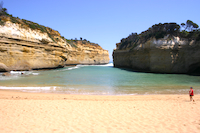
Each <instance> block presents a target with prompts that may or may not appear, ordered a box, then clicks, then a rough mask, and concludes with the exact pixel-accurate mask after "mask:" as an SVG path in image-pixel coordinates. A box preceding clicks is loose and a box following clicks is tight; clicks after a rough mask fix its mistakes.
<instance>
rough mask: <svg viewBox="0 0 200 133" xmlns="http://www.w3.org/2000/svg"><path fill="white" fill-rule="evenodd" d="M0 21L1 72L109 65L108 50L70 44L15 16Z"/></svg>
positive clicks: (46, 29) (0, 18) (41, 27)
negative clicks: (84, 65) (67, 66)
mask: <svg viewBox="0 0 200 133" xmlns="http://www.w3.org/2000/svg"><path fill="white" fill-rule="evenodd" d="M0 20H1V23H0V24H1V25H0V71H9V70H31V69H44V68H57V67H64V66H65V65H67V64H106V63H108V62H109V53H108V51H107V50H104V49H102V48H101V47H100V46H99V45H96V44H95V45H94V44H93V43H90V42H84V41H82V40H80V41H73V42H71V43H69V42H68V41H67V40H66V39H65V38H64V37H62V36H61V35H60V33H59V32H58V31H55V30H52V29H51V28H48V27H44V26H41V25H38V24H36V23H33V22H31V21H27V20H23V19H22V20H21V19H19V18H14V17H12V16H11V17H8V16H0ZM74 45H75V47H74Z"/></svg>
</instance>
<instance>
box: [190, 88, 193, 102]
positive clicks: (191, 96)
mask: <svg viewBox="0 0 200 133" xmlns="http://www.w3.org/2000/svg"><path fill="white" fill-rule="evenodd" d="M189 95H190V101H193V102H194V99H193V96H194V91H193V89H192V87H190V91H189Z"/></svg>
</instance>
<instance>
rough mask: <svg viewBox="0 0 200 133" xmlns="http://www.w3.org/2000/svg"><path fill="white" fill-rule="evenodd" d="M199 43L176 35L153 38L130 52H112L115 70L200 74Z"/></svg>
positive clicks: (117, 50)
mask: <svg viewBox="0 0 200 133" xmlns="http://www.w3.org/2000/svg"><path fill="white" fill-rule="evenodd" d="M118 45H119V44H118ZM199 51H200V50H199V42H197V41H195V40H188V39H184V38H180V37H177V36H173V37H168V36H165V37H164V38H161V39H155V38H152V39H150V40H148V41H146V42H145V43H143V44H139V45H138V46H137V47H135V48H134V49H131V50H119V49H116V50H114V52H113V59H114V60H113V62H114V66H115V67H126V68H132V69H133V70H137V71H145V72H156V73H192V74H193V73H200V72H199V71H200V52H199Z"/></svg>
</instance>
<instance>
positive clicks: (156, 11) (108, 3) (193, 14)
mask: <svg viewBox="0 0 200 133" xmlns="http://www.w3.org/2000/svg"><path fill="white" fill-rule="evenodd" d="M0 1H3V3H4V5H3V6H4V7H5V8H7V9H8V13H9V14H12V15H13V16H15V17H19V18H21V19H27V20H30V21H33V22H36V23H38V24H41V25H44V26H47V27H50V28H52V29H54V30H57V31H59V32H60V34H61V35H62V36H64V37H65V38H67V39H71V38H73V39H74V38H77V39H79V38H80V37H82V38H83V39H87V40H89V41H90V42H94V43H98V44H99V45H100V46H101V47H102V48H103V49H106V50H109V54H110V58H111V60H112V51H113V49H114V48H115V47H116V45H115V44H116V43H118V42H120V40H121V39H122V38H126V37H127V36H128V35H129V34H131V33H134V32H137V33H141V32H142V31H145V30H147V29H148V28H149V27H151V26H152V25H154V24H158V23H165V22H176V23H177V24H181V23H182V22H186V20H188V19H190V20H192V21H193V22H195V23H197V24H198V25H200V17H199V13H200V7H199V6H200V0H190V1H189V0H165V1H164V0H0Z"/></svg>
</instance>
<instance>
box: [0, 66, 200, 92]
mask: <svg viewBox="0 0 200 133" xmlns="http://www.w3.org/2000/svg"><path fill="white" fill-rule="evenodd" d="M22 73H23V74H22ZM10 74H11V76H2V73H0V89H12V90H19V91H26V92H48V93H49V92H50V93H67V94H86V95H152V94H188V91H189V87H191V86H192V87H193V88H194V92H195V94H200V76H190V75H183V74H180V75H179V74H154V73H142V72H134V71H128V70H125V69H120V68H114V67H113V63H109V64H107V65H77V66H70V67H65V68H60V69H54V70H41V71H22V72H15V71H11V72H10Z"/></svg>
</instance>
